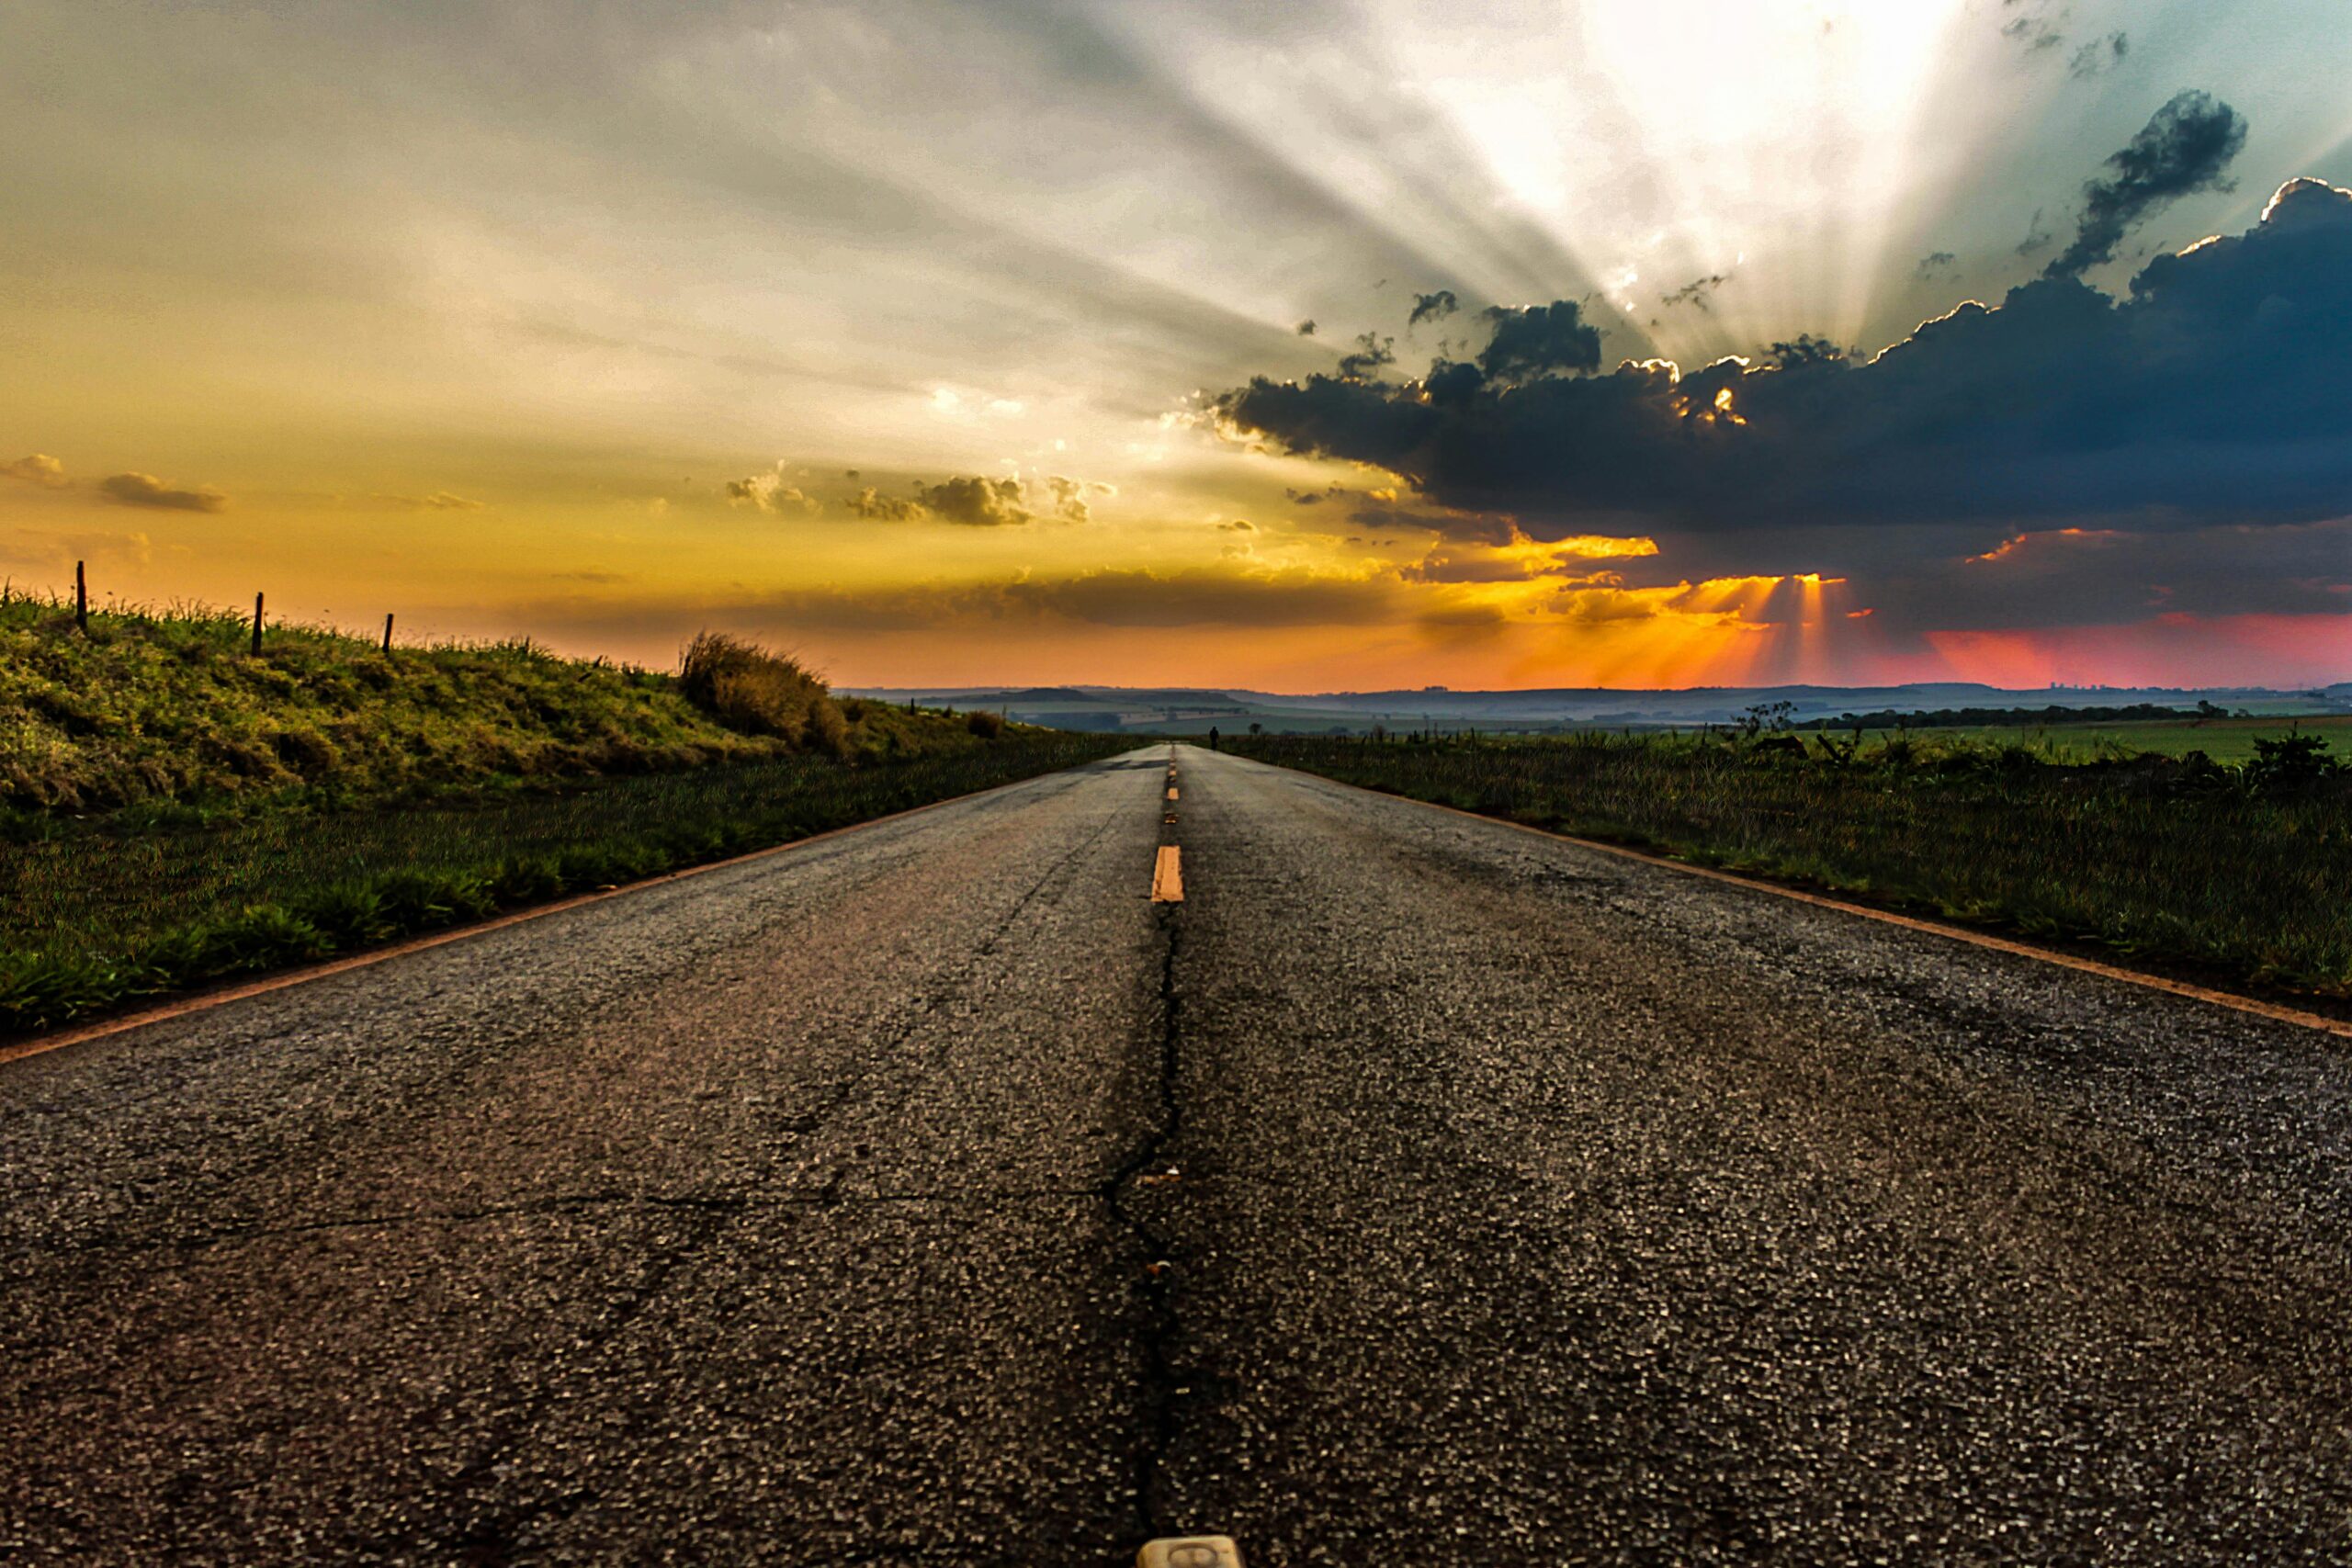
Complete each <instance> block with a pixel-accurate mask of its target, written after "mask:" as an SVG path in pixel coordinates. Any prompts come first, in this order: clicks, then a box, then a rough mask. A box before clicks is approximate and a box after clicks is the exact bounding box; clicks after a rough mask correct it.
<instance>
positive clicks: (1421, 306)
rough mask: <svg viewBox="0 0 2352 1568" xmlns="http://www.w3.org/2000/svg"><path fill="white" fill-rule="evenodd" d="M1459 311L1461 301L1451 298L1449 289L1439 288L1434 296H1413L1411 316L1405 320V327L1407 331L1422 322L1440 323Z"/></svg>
mask: <svg viewBox="0 0 2352 1568" xmlns="http://www.w3.org/2000/svg"><path fill="white" fill-rule="evenodd" d="M1460 309H1462V301H1461V300H1459V299H1455V298H1454V297H1453V289H1451V288H1441V289H1439V290H1438V291H1437V292H1436V293H1434V294H1416V295H1414V296H1413V311H1412V314H1410V315H1408V316H1407V317H1406V318H1405V325H1406V326H1407V327H1408V329H1409V328H1412V327H1418V326H1419V325H1420V324H1421V323H1422V322H1423V321H1443V320H1445V318H1446V317H1448V316H1451V315H1452V314H1453V312H1454V311H1456V310H1460Z"/></svg>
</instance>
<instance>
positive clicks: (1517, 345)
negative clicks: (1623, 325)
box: [1457, 299, 1600, 382]
mask: <svg viewBox="0 0 2352 1568" xmlns="http://www.w3.org/2000/svg"><path fill="white" fill-rule="evenodd" d="M1483 314H1484V319H1485V320H1486V321H1489V322H1491V323H1492V324H1493V326H1494V329H1495V335H1494V336H1493V337H1492V338H1490V339H1488V340H1487V346H1486V347H1485V349H1483V350H1482V351H1480V353H1479V355H1478V366H1477V367H1478V370H1479V372H1480V373H1481V374H1482V375H1483V376H1485V378H1487V379H1488V380H1490V381H1518V380H1523V379H1527V378H1533V377H1540V376H1550V375H1555V374H1556V373H1558V372H1561V371H1568V370H1597V369H1599V368H1600V332H1599V331H1598V330H1597V329H1595V328H1594V327H1592V326H1590V325H1588V324H1587V323H1586V321H1585V319H1584V307H1583V306H1581V305H1579V304H1578V303H1577V301H1576V300H1574V299H1555V300H1554V301H1553V302H1552V303H1551V304H1549V305H1529V306H1525V307H1523V308H1515V307H1512V306H1509V305H1494V306H1489V307H1488V308H1487V310H1486V311H1485V312H1484V313H1483ZM1458 380H1459V378H1457V382H1458Z"/></svg>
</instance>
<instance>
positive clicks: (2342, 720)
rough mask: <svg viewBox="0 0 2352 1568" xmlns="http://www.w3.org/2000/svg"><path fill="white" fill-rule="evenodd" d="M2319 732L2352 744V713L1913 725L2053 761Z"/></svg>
mask: <svg viewBox="0 0 2352 1568" xmlns="http://www.w3.org/2000/svg"><path fill="white" fill-rule="evenodd" d="M2298 732H2300V733H2301V734H2304V735H2317V736H2322V737H2324V738H2325V739H2328V740H2329V742H2330V743H2331V744H2332V745H2333V746H2334V747H2335V750H2338V751H2346V750H2352V715H2346V716H2336V715H2333V714H2328V715H2320V716H2310V715H2305V716H2300V717H2278V716H2270V717H2256V718H2211V719H2181V720H2179V721H2177V722H2175V723H2166V722H2163V721H2156V722H2154V723H2150V722H2145V721H2143V722H2140V723H2129V724H2058V725H2048V726H2035V727H2031V728H2026V727H2018V728H1997V729H1996V728H1951V729H1915V730H1912V731H1911V732H1910V733H1911V734H1912V735H1914V736H1916V737H1917V738H1918V739H1922V740H1928V739H1934V740H1962V741H1973V742H1977V743H1981V744H1985V745H1989V746H2004V745H2012V744H2018V743H2026V744H2030V745H2033V746H2035V747H2037V748H2039V749H2041V750H2045V751H2047V752H2048V753H2049V754H2050V755H2051V758H2052V761H2095V760H2097V759H2098V758H2100V757H2109V756H2117V755H2130V754H2134V753H2140V752H2154V753H2156V754H2158V755H2161V756H2166V757H2182V756H2186V755H2188V753H2189V752H2191V751H2202V752H2204V753H2205V754H2206V755H2207V756H2209V757H2211V758H2212V759H2213V761H2217V762H2244V761H2251V760H2252V759H2253V757H2254V754H2255V750H2254V747H2255V742H2256V741H2257V740H2276V739H2278V738H2279V737H2280V736H2283V735H2288V734H2290V733H2298ZM1868 734H1869V738H1870V739H1871V740H1872V741H1884V740H1887V739H1891V738H1892V737H1891V735H1890V733H1889V732H1888V731H1885V730H1871V731H1869V732H1868Z"/></svg>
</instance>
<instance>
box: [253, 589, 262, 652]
mask: <svg viewBox="0 0 2352 1568" xmlns="http://www.w3.org/2000/svg"><path fill="white" fill-rule="evenodd" d="M260 657H261V595H260V594H258V593H256V594H254V658H255V659H259V658H260Z"/></svg>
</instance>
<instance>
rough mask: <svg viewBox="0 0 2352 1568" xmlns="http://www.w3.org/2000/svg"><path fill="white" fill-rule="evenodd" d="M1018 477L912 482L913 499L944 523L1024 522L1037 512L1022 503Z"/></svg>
mask: <svg viewBox="0 0 2352 1568" xmlns="http://www.w3.org/2000/svg"><path fill="white" fill-rule="evenodd" d="M1023 499H1024V497H1023V494H1022V491H1021V481H1020V480H1019V479H985V478H979V477H975V478H971V479H943V480H941V481H940V482H939V483H937V484H935V485H917V486H915V503H916V504H917V505H919V506H921V507H922V509H923V510H924V511H925V512H928V513H931V514H932V515H933V517H936V518H938V519H939V520H940V521H941V522H943V523H960V524H963V525H965V526H967V527H970V528H999V527H1005V526H1009V525H1013V524H1018V523H1026V522H1028V521H1030V519H1031V518H1033V517H1035V515H1036V514H1035V513H1033V512H1031V511H1029V510H1028V509H1027V508H1026V507H1025V506H1023V504H1022V502H1023Z"/></svg>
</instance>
